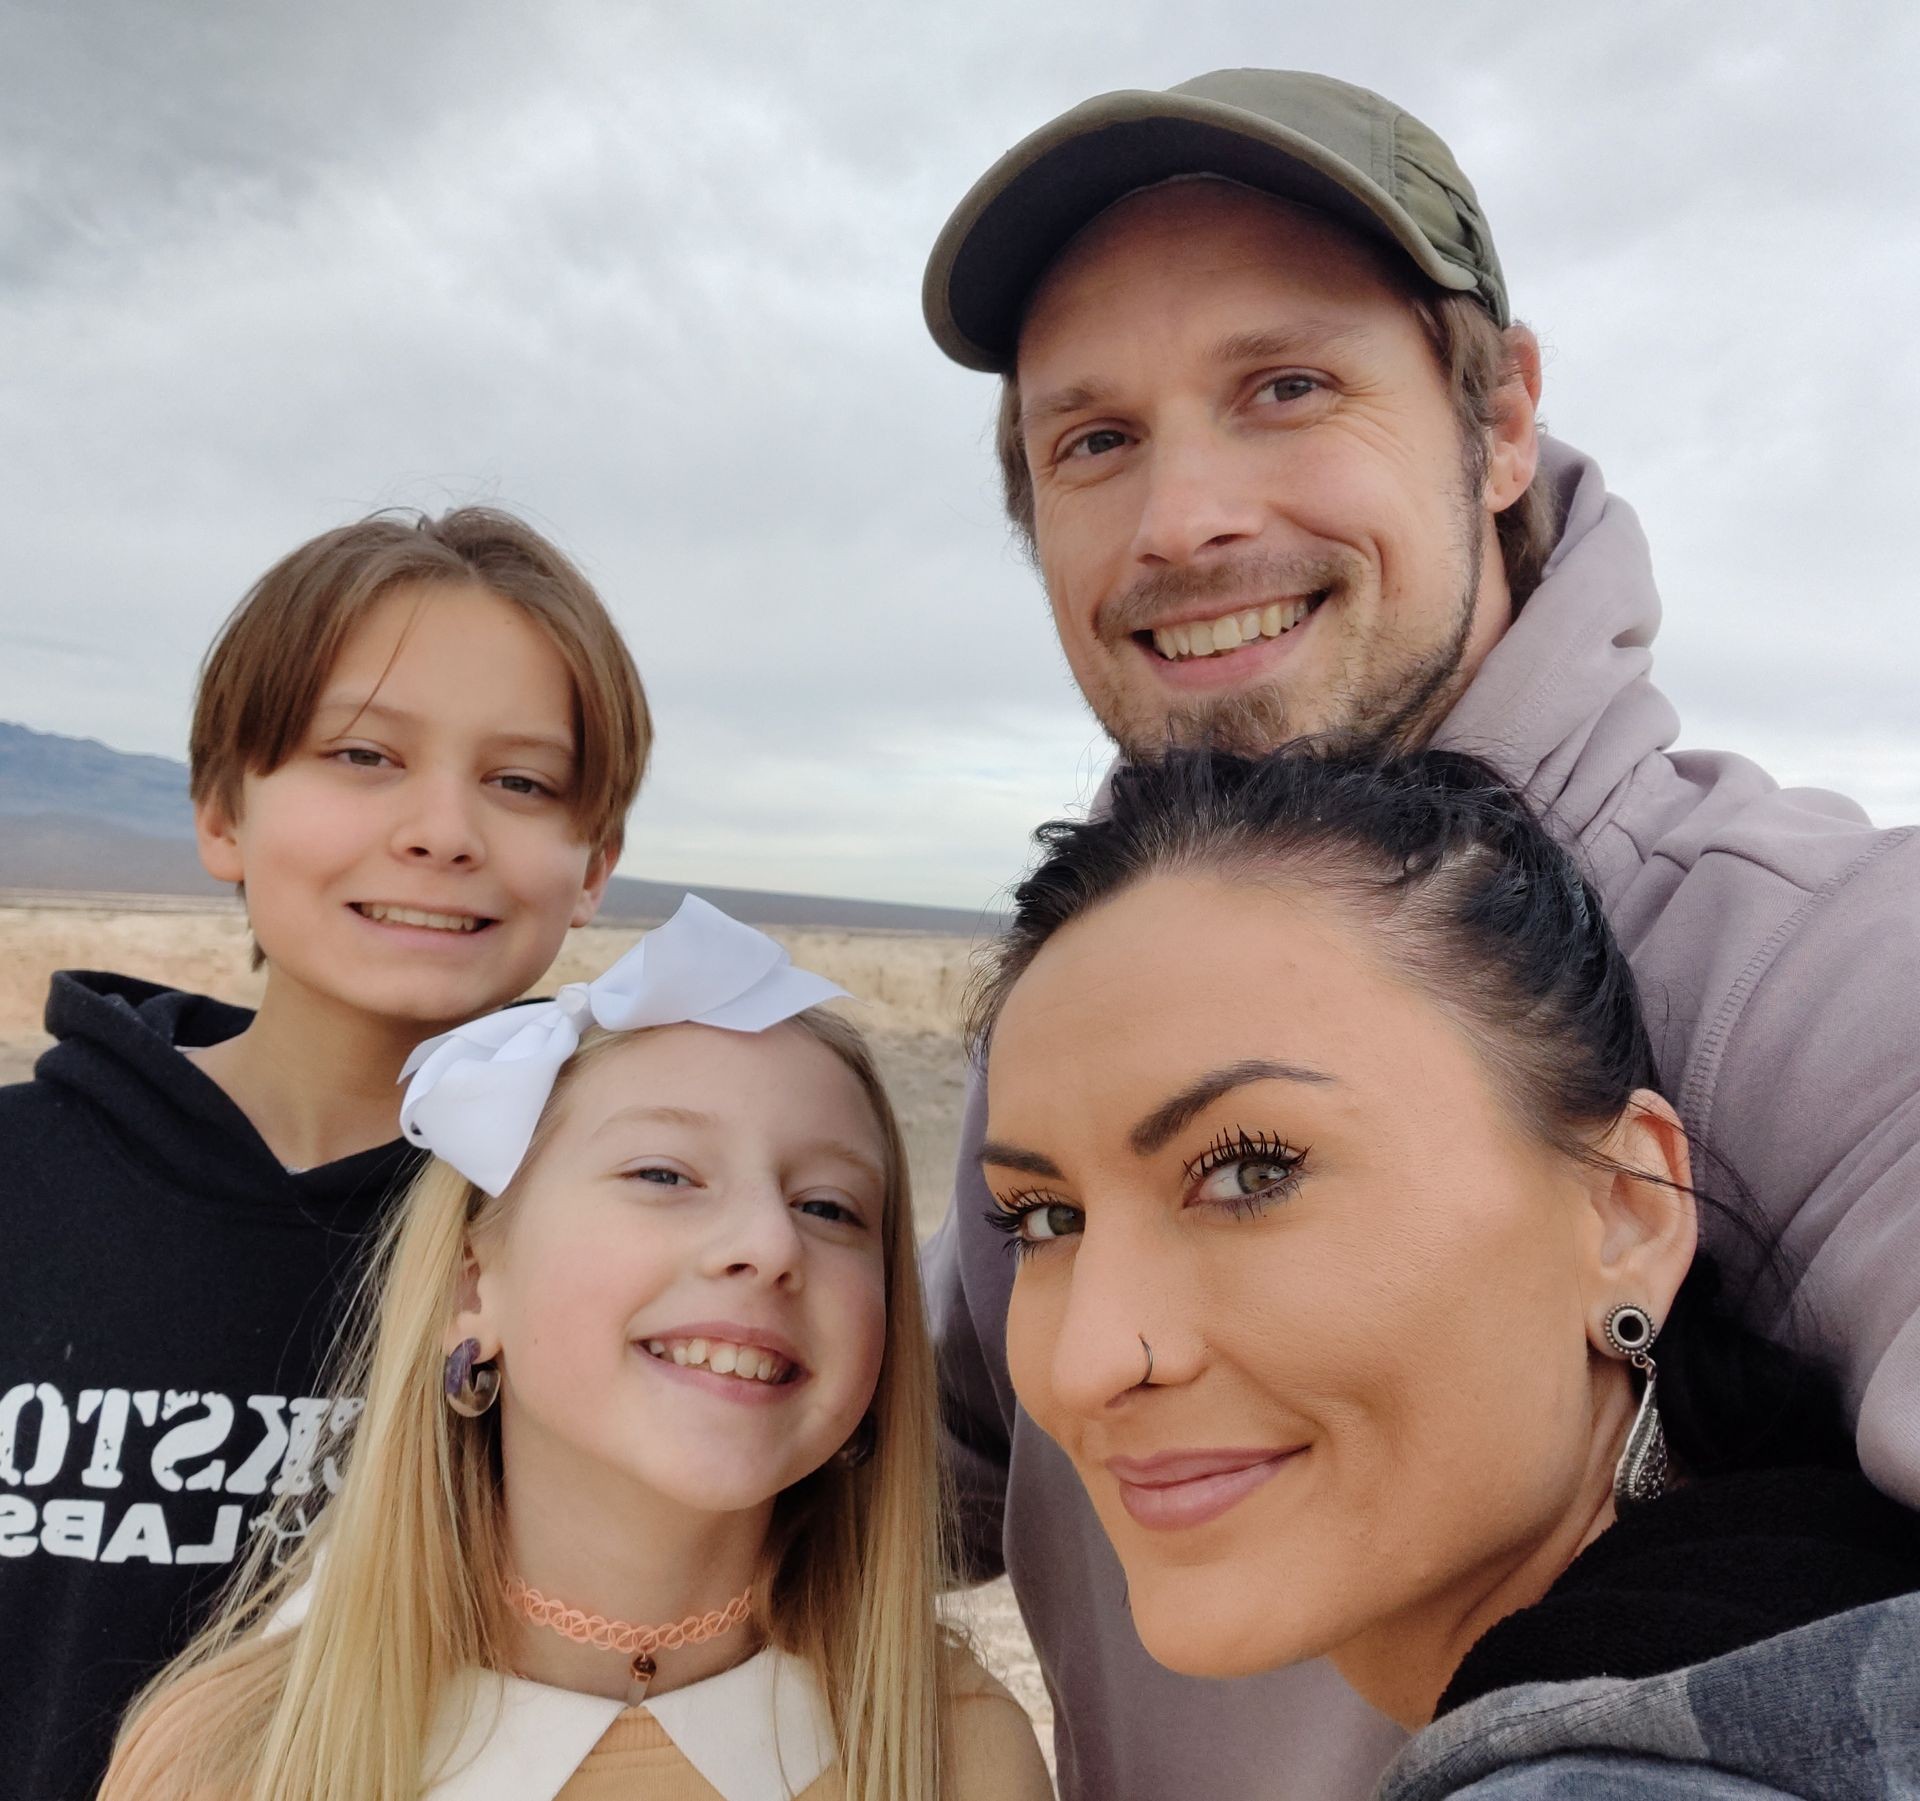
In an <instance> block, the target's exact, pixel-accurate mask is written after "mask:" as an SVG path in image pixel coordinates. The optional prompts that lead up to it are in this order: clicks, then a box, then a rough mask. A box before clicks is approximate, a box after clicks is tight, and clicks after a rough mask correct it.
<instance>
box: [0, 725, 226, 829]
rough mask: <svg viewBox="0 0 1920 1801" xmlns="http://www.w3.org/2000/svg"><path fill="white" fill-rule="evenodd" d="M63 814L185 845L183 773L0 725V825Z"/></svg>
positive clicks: (87, 741)
mask: <svg viewBox="0 0 1920 1801" xmlns="http://www.w3.org/2000/svg"><path fill="white" fill-rule="evenodd" d="M35 813H50V814H56V815H58V814H68V815H72V816H74V817H77V818H82V819H90V820H98V821H102V822H104V823H106V824H108V825H116V826H122V827H124V828H125V829H126V830H127V831H129V832H138V833H139V834H141V835H142V836H143V837H150V838H191V837H192V836H193V809H192V807H191V806H189V805H188V802H187V766H186V764H184V763H176V762H174V761H173V760H172V759H171V758H169V757H141V756H133V755H130V754H129V753H128V752H126V751H121V750H112V749H109V748H108V747H107V746H106V745H104V744H102V743H100V742H99V740H98V739H95V738H59V737H55V736H54V735H53V734H52V733H51V732H35V731H30V730H29V729H28V728H27V727H26V726H24V725H10V724H8V723H7V722H6V721H5V720H0V818H19V817H21V816H23V815H28V814H35Z"/></svg>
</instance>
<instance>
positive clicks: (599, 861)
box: [568, 837, 622, 926]
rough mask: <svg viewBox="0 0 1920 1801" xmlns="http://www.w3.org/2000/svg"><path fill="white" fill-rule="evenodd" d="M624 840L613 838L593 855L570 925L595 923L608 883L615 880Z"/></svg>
mask: <svg viewBox="0 0 1920 1801" xmlns="http://www.w3.org/2000/svg"><path fill="white" fill-rule="evenodd" d="M621 844H622V840H621V839H620V838H619V837H613V838H610V839H608V840H607V842H606V843H605V844H603V845H601V846H600V848H599V849H598V850H596V851H595V852H594V853H593V857H592V859H591V861H589V862H588V864H587V874H586V879H585V880H584V881H583V882H582V883H581V884H580V898H579V899H578V900H577V901H575V902H574V906H573V918H572V919H571V920H569V921H568V924H570V925H576V926H584V925H591V924H592V923H593V916H594V915H595V914H596V913H598V912H599V911H600V903H601V902H602V901H603V900H605V899H606V897H607V883H608V882H610V881H611V880H612V879H613V866H614V864H616V863H618V862H619V861H620V849H621Z"/></svg>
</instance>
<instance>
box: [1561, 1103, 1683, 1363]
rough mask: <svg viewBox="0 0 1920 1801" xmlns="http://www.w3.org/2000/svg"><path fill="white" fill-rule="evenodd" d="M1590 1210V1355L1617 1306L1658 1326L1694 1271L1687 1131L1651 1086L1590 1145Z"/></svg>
mask: <svg viewBox="0 0 1920 1801" xmlns="http://www.w3.org/2000/svg"><path fill="white" fill-rule="evenodd" d="M1595 1149H1596V1151H1597V1152H1598V1153H1599V1157H1600V1159H1601V1162H1600V1164H1599V1166H1598V1167H1596V1168H1595V1169H1594V1170H1593V1172H1592V1182H1591V1185H1590V1188H1589V1192H1588V1199H1589V1203H1590V1206H1591V1208H1592V1213H1591V1216H1590V1218H1589V1220H1588V1222H1587V1223H1588V1228H1589V1229H1588V1231H1587V1233H1586V1234H1585V1235H1584V1236H1585V1240H1586V1245H1587V1250H1588V1256H1589V1264H1588V1269H1587V1272H1586V1276H1587V1288H1588V1298H1589V1303H1590V1311H1591V1312H1592V1318H1591V1319H1590V1320H1589V1321H1588V1329H1589V1333H1590V1335H1591V1338H1592V1342H1593V1344H1594V1347H1595V1348H1596V1349H1604V1348H1605V1339H1604V1337H1603V1335H1602V1330H1601V1328H1602V1325H1603V1323H1604V1321H1605V1319H1606V1316H1607V1314H1608V1313H1609V1312H1611V1311H1612V1310H1613V1308H1615V1307H1617V1306H1619V1305H1620V1304H1621V1303H1623V1302H1628V1303H1631V1304H1632V1305H1633V1306H1635V1307H1641V1308H1644V1309H1645V1310H1646V1311H1647V1312H1648V1313H1649V1314H1650V1315H1651V1316H1652V1317H1653V1321H1654V1323H1655V1325H1656V1326H1657V1325H1659V1324H1660V1323H1661V1322H1662V1321H1663V1320H1665V1318H1666V1317H1667V1310H1668V1309H1669V1308H1670V1307H1671V1306H1672V1305H1673V1297H1674V1296H1675V1294H1677V1293H1678V1292H1679V1289H1680V1284H1681V1283H1682V1282H1683V1281H1684V1280H1685V1279H1686V1274H1687V1271H1688V1270H1689V1269H1691V1268H1692V1267H1693V1256H1694V1251H1695V1250H1696V1248H1697V1247H1698V1244H1699V1236H1700V1230H1699V1228H1700V1219H1699V1209H1698V1205H1697V1203H1696V1202H1695V1200H1694V1194H1693V1186H1692V1182H1693V1169H1692V1161H1691V1159H1690V1158H1689V1156H1688V1154H1687V1134H1686V1129H1685V1128H1684V1127H1683V1126H1682V1125H1681V1124H1680V1121H1679V1118H1678V1116H1677V1115H1676V1114H1675V1113H1674V1111H1673V1109H1672V1108H1671V1107H1670V1106H1668V1105H1667V1103H1666V1102H1665V1101H1664V1100H1662V1099H1661V1097H1660V1096H1659V1095H1657V1094H1655V1093H1654V1092H1653V1090H1652V1089H1650V1088H1642V1089H1639V1090H1637V1091H1636V1092H1635V1094H1634V1096H1633V1098H1632V1099H1631V1100H1630V1101H1629V1102H1628V1103H1627V1110H1626V1112H1625V1113H1623V1114H1622V1115H1621V1117H1620V1119H1619V1121H1618V1123H1617V1124H1616V1125H1615V1126H1614V1127H1613V1129H1612V1130H1611V1131H1610V1132H1609V1133H1608V1134H1607V1135H1606V1137H1605V1138H1604V1139H1603V1140H1602V1141H1601V1142H1600V1143H1599V1144H1598V1145H1597V1146H1595Z"/></svg>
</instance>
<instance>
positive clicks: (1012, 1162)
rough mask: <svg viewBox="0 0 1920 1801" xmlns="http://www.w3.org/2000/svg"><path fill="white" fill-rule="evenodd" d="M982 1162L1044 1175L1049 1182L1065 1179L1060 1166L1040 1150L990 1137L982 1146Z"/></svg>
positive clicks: (1032, 1174) (1029, 1173)
mask: <svg viewBox="0 0 1920 1801" xmlns="http://www.w3.org/2000/svg"><path fill="white" fill-rule="evenodd" d="M980 1161H981V1162H982V1163H993V1164H998V1165H999V1167H1000V1168H1002V1169H1017V1170H1019V1171H1020V1173H1021V1174H1022V1175H1027V1176H1044V1177H1046V1179H1047V1180H1048V1181H1049V1182H1060V1181H1064V1180H1065V1178H1064V1177H1063V1176H1062V1175H1061V1174H1060V1166H1059V1164H1057V1163H1055V1162H1054V1160H1053V1159H1052V1158H1051V1157H1043V1156H1041V1154H1040V1153H1039V1152H1038V1151H1023V1150H1022V1149H1021V1148H1020V1147H1019V1146H1018V1145H1017V1144H1000V1143H997V1142H996V1141H995V1140H993V1139H991V1138H989V1139H988V1140H987V1141H986V1142H985V1143H984V1144H982V1145H981V1147H980Z"/></svg>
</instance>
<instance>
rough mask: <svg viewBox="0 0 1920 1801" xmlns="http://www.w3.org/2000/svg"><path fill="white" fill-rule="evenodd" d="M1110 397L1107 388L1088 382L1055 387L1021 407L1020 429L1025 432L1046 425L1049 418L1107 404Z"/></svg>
mask: <svg viewBox="0 0 1920 1801" xmlns="http://www.w3.org/2000/svg"><path fill="white" fill-rule="evenodd" d="M1108 398H1109V391H1108V390H1107V389H1105V388H1097V387H1093V386H1090V385H1089V384H1088V383H1086V382H1074V383H1072V384H1070V385H1069V386H1067V387H1064V388H1055V389H1054V390H1053V391H1052V392H1051V393H1048V394H1042V395H1041V396H1040V398H1039V399H1038V400H1035V401H1033V402H1032V403H1031V404H1029V405H1025V406H1022V407H1021V409H1020V418H1019V421H1018V429H1019V430H1021V431H1023V432H1024V431H1026V430H1027V428H1028V427H1029V426H1034V425H1044V424H1045V423H1046V422H1047V421H1048V420H1049V419H1059V418H1062V417H1064V416H1065V415H1066V414H1068V413H1080V412H1085V411H1086V409H1087V408H1088V407H1100V406H1105V405H1106V404H1107V401H1108Z"/></svg>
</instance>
